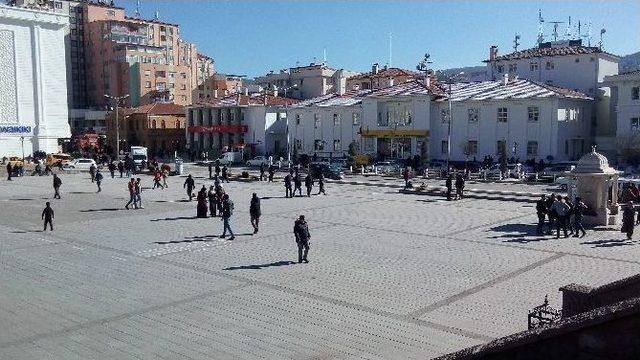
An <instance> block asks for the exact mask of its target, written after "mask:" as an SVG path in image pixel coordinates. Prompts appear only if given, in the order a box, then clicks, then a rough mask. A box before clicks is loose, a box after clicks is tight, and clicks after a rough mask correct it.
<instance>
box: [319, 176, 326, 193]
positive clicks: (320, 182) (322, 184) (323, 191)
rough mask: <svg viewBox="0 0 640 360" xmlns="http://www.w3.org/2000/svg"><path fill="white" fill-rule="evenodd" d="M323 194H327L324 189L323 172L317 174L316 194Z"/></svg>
mask: <svg viewBox="0 0 640 360" xmlns="http://www.w3.org/2000/svg"><path fill="white" fill-rule="evenodd" d="M320 194H323V195H327V192H326V191H325V190H324V174H323V173H320V175H319V176H318V195H320Z"/></svg>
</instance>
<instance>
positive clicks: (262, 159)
mask: <svg viewBox="0 0 640 360" xmlns="http://www.w3.org/2000/svg"><path fill="white" fill-rule="evenodd" d="M260 164H264V165H265V166H269V158H268V157H266V156H256V157H254V158H253V159H251V160H247V162H246V165H247V167H251V166H260ZM280 165H281V164H280V160H273V166H277V167H280Z"/></svg>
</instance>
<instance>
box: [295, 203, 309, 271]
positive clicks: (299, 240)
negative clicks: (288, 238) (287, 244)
mask: <svg viewBox="0 0 640 360" xmlns="http://www.w3.org/2000/svg"><path fill="white" fill-rule="evenodd" d="M293 235H294V236H295V238H296V244H297V245H298V263H302V262H305V263H308V262H309V260H307V255H308V254H309V240H310V239H311V235H310V234H309V226H308V225H307V222H306V221H305V219H304V215H300V217H299V218H298V220H296V221H295V223H294V225H293Z"/></svg>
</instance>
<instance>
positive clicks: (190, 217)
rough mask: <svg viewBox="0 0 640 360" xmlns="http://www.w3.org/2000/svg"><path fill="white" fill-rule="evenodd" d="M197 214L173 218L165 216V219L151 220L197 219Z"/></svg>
mask: <svg viewBox="0 0 640 360" xmlns="http://www.w3.org/2000/svg"><path fill="white" fill-rule="evenodd" d="M197 218H198V217H197V216H178V217H172V218H169V217H168V218H164V219H151V220H150V221H174V220H195V219H197Z"/></svg>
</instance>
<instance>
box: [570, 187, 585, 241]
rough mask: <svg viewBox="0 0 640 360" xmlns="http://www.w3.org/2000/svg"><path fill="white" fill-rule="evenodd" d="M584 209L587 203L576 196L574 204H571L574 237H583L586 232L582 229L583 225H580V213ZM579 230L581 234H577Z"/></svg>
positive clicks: (581, 213) (582, 212)
mask: <svg viewBox="0 0 640 360" xmlns="http://www.w3.org/2000/svg"><path fill="white" fill-rule="evenodd" d="M585 210H587V205H585V203H584V202H582V199H581V198H580V197H576V201H575V204H574V205H573V229H574V231H575V235H573V236H574V237H585V236H586V235H587V232H586V231H585V230H584V226H583V225H582V215H583V214H584V212H585ZM579 232H582V236H580V235H579Z"/></svg>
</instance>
